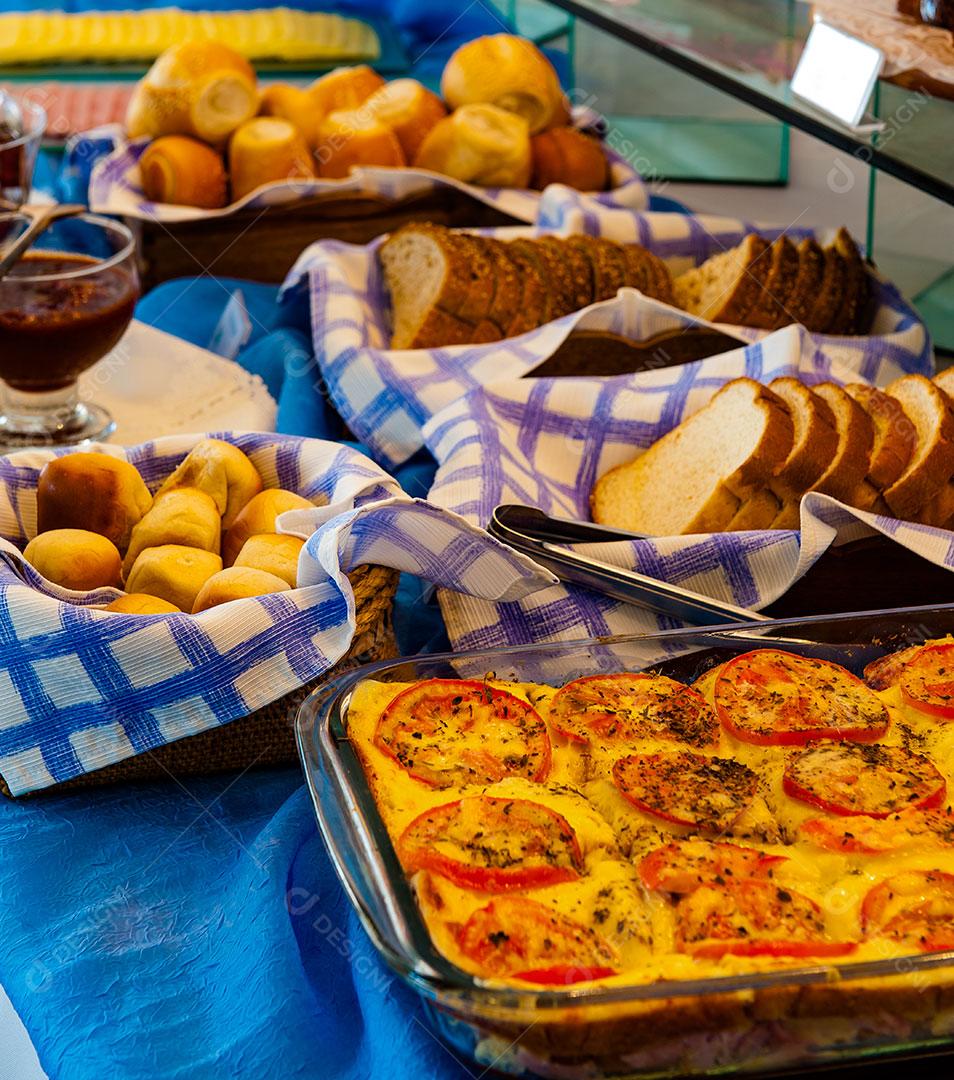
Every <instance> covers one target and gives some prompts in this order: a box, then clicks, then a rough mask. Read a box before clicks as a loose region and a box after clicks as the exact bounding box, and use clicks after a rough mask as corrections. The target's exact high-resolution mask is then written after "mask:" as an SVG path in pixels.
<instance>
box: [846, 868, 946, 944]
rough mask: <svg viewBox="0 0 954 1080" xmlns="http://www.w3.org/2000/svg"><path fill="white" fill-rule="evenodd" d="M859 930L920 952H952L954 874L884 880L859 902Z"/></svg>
mask: <svg viewBox="0 0 954 1080" xmlns="http://www.w3.org/2000/svg"><path fill="white" fill-rule="evenodd" d="M861 929H862V930H863V931H864V933H865V935H866V936H867V937H887V938H891V939H892V940H893V941H897V942H900V943H901V944H904V945H908V946H910V947H911V948H914V949H920V950H921V951H922V952H947V951H948V950H952V949H954V874H945V873H943V872H942V871H940V870H908V871H906V872H905V873H903V874H896V875H895V876H894V877H890V878H887V879H885V880H884V881H882V882H880V883H879V884H877V885H875V887H874V888H873V889H871V890H870V891H869V892H868V894H867V896H866V897H865V898H864V901H863V902H862V905H861Z"/></svg>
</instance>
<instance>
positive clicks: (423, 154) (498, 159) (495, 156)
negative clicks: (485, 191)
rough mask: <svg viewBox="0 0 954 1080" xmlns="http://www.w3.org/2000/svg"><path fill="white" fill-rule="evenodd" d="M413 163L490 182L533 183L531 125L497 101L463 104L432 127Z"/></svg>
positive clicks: (461, 177)
mask: <svg viewBox="0 0 954 1080" xmlns="http://www.w3.org/2000/svg"><path fill="white" fill-rule="evenodd" d="M414 164H415V165H416V166H418V168H421V169H430V170H431V171H432V172H438V173H443V174H444V175H445V176H452V177H454V179H455V180H463V181H465V182H466V183H468V184H481V185H483V186H486V187H516V188H525V187H526V186H527V185H528V184H529V183H530V167H531V158H530V130H529V128H528V127H527V122H526V120H524V119H523V118H522V117H520V116H517V115H516V114H515V113H512V112H507V110H506V109H499V108H497V106H496V105H464V106H463V107H462V108H460V109H458V110H457V111H456V112H453V113H451V115H450V116H448V117H446V118H445V119H444V120H441V121H439V122H438V123H437V124H435V125H434V127H433V128H431V131H430V134H429V135H428V136H427V138H426V139H425V140H424V142H423V143H422V145H421V148H420V150H419V151H418V153H417V157H416V158H415V160H414Z"/></svg>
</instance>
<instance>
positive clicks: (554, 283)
mask: <svg viewBox="0 0 954 1080" xmlns="http://www.w3.org/2000/svg"><path fill="white" fill-rule="evenodd" d="M507 246H508V248H509V251H510V255H511V257H512V258H514V259H515V260H516V261H517V262H518V263H519V262H520V260H521V259H525V260H528V261H529V262H531V263H533V265H534V266H535V267H536V271H537V273H538V274H539V276H540V279H541V281H543V283H544V286H545V288H546V291H547V307H546V320H545V321H547V322H549V321H550V320H551V319H559V318H562V317H563V316H564V315H568V314H569V313H570V312H571V311H573V297H574V288H573V282H572V281H571V280H570V273H569V270H568V269H567V267H566V263H565V262H564V261H563V260H562V259H558V258H557V256H556V255H555V254H554V252H553V251H552V250H551V249H550V248H549V247H546V246H545V245H544V244H540V243H537V241H535V240H528V239H525V238H520V239H519V240H512V241H511V242H510V243H509V244H508V245H507Z"/></svg>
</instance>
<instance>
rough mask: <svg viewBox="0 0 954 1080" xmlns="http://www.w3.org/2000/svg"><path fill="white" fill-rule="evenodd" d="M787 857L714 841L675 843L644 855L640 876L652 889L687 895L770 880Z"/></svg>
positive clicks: (641, 861) (640, 865) (679, 841)
mask: <svg viewBox="0 0 954 1080" xmlns="http://www.w3.org/2000/svg"><path fill="white" fill-rule="evenodd" d="M787 861H788V860H787V859H786V857H785V856H784V855H766V854H765V853H764V852H761V851H759V850H758V849H757V848H749V847H741V846H740V845H738V844H726V843H720V842H714V841H712V840H676V841H673V843H671V844H664V845H663V846H662V847H658V848H656V850H655V851H651V852H650V853H649V854H648V855H645V856H644V857H643V858H642V859H641V860H640V862H639V876H640V878H641V879H642V881H643V883H644V884H645V885H646V887H647V888H649V889H657V890H658V891H659V892H670V893H688V892H692V890H693V889H696V888H698V887H699V886H700V885H708V884H716V885H724V884H725V883H726V881H730V880H731V881H739V880H742V879H744V878H752V877H771V876H772V873H773V871H774V869H775V867H777V866H778V865H779V863H783V862H787Z"/></svg>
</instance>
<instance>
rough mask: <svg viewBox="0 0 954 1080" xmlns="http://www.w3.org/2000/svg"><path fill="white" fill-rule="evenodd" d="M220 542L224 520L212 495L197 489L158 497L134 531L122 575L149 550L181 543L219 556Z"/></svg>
mask: <svg viewBox="0 0 954 1080" xmlns="http://www.w3.org/2000/svg"><path fill="white" fill-rule="evenodd" d="M221 542H222V519H221V517H220V516H219V508H218V507H217V506H216V505H215V500H214V499H213V498H212V496H211V495H207V494H206V493H205V492H204V491H199V489H198V488H175V489H173V490H172V491H166V492H163V493H162V494H160V495H157V496H156V501H155V502H154V503H153V504H152V508H151V509H150V510H149V512H148V513H147V514H146V515H145V517H144V518H143V519H142V521H140V522H139V524H138V525H137V526H136V527H135V528H134V529H133V531H132V536H131V537H130V539H129V550H128V551H127V552H126V557H125V559H123V573H124V574H128V573H129V571H130V570H131V569H132V566H133V563H134V562H135V561H136V559H138V558H139V555H140V554H141V553H142V552H143V551H145V550H146V548H151V547H162V546H163V545H164V544H181V545H182V547H194V548H201V549H202V550H203V551H214V552H216V553H218V550H219V547H220V545H221Z"/></svg>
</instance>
